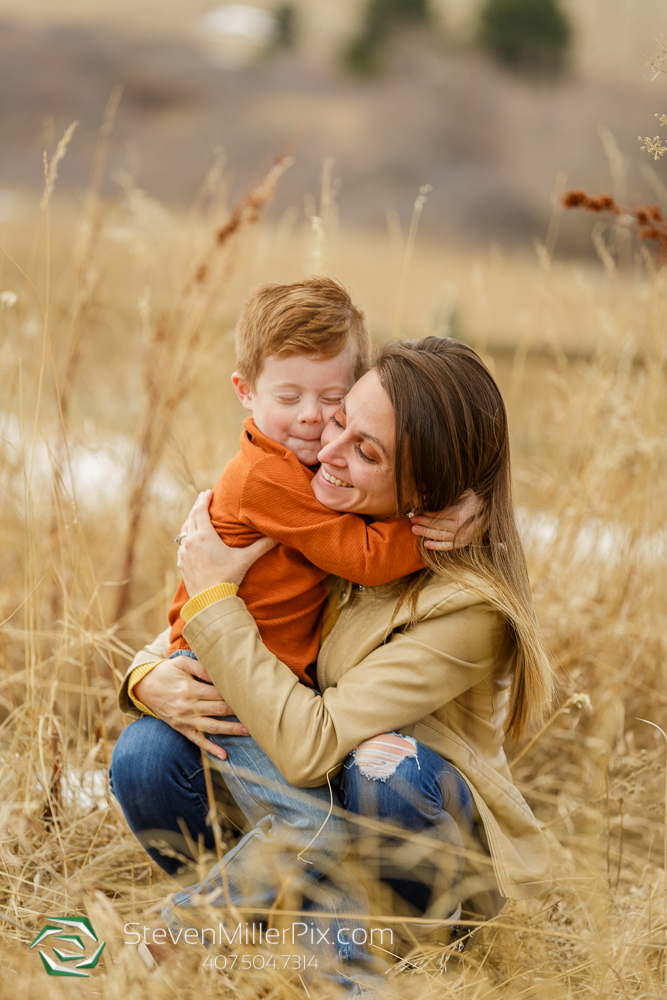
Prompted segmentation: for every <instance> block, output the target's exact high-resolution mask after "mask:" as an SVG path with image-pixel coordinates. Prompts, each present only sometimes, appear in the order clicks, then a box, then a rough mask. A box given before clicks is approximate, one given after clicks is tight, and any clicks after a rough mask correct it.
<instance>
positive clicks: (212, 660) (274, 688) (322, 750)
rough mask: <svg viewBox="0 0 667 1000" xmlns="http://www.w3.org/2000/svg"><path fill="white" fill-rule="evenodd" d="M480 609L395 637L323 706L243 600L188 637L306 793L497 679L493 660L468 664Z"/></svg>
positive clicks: (220, 606) (206, 616)
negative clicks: (358, 749) (367, 747)
mask: <svg viewBox="0 0 667 1000" xmlns="http://www.w3.org/2000/svg"><path fill="white" fill-rule="evenodd" d="M482 608H483V606H480V612H478V611H477V609H476V608H474V607H472V608H466V609H465V613H466V614H467V615H468V616H469V617H468V618H467V620H466V622H465V626H464V627H462V625H463V623H462V621H461V618H460V616H459V613H454V614H443V615H442V616H438V615H435V616H434V617H433V618H432V619H429V620H428V621H423V622H420V623H418V625H417V626H415V628H414V629H407V630H405V632H401V633H397V634H396V635H395V636H394V637H393V638H392V639H391V640H390V641H389V642H388V643H386V644H384V645H381V646H379V647H378V648H377V649H375V650H373V651H372V652H371V653H370V654H369V655H368V656H367V657H366V658H365V659H364V660H363V661H362V663H361V664H360V665H359V666H356V667H352V669H350V670H348V671H347V672H346V673H345V674H343V676H342V677H341V678H340V679H339V680H338V683H337V685H336V686H335V687H329V688H327V689H326V690H325V691H324V693H323V695H322V696H321V697H320V696H319V695H318V694H316V693H315V692H313V691H312V690H311V689H309V688H307V687H305V686H304V685H303V684H300V683H299V681H298V679H297V677H296V676H295V675H294V674H293V673H292V671H291V670H290V669H289V668H288V667H287V666H286V665H285V664H284V663H282V662H281V661H280V660H279V659H278V658H277V657H276V656H274V655H273V653H271V652H270V651H269V650H268V649H267V648H266V646H265V645H264V644H263V642H262V641H261V638H260V635H259V632H258V630H257V626H256V625H255V622H254V620H253V618H252V616H251V615H250V613H249V612H248V610H247V609H246V607H245V604H244V603H243V601H241V600H240V599H239V598H237V597H231V598H227V599H225V600H223V601H218V602H217V603H216V604H212V605H209V606H208V607H206V608H204V609H203V610H202V611H201V612H200V613H199V614H197V615H196V616H195V617H194V618H192V619H191V621H190V622H189V623H188V624H187V625H186V627H185V630H184V636H185V638H186V639H187V640H188V642H189V644H190V646H191V648H192V649H193V650H194V651H195V652H196V654H197V656H198V658H199V660H200V661H201V663H202V665H203V666H204V667H205V669H206V671H207V673H208V674H209V676H210V677H211V680H212V681H213V682H214V684H215V685H216V687H218V688H219V689H220V690H224V691H225V694H226V697H227V698H228V699H229V701H230V703H231V704H233V706H234V710H235V712H236V714H237V715H238V717H239V718H240V719H241V721H242V722H243V723H244V725H245V726H246V727H247V729H248V730H249V732H250V734H251V736H253V737H254V739H255V740H256V741H257V743H259V745H260V746H261V747H262V749H263V750H264V751H265V753H267V754H268V756H269V757H271V759H272V760H273V762H274V763H275V764H276V766H277V767H279V768H280V770H281V771H282V773H283V775H284V776H285V777H286V778H287V780H288V781H290V782H291V783H292V784H295V785H303V786H306V787H307V786H316V785H321V784H323V783H324V782H325V781H326V777H327V773H329V772H331V771H332V770H333V769H335V768H336V767H337V766H338V765H339V764H340V763H341V762H342V761H343V760H344V758H345V757H346V756H347V754H348V753H349V752H350V751H351V750H352V749H353V748H354V747H355V746H356V745H357V744H358V743H360V742H361V741H362V740H364V739H367V738H369V737H371V736H375V735H377V734H378V733H380V732H386V731H391V730H394V729H400V728H402V727H405V726H408V725H411V724H413V723H415V722H417V721H419V720H420V719H423V718H424V717H426V716H428V715H430V714H431V713H432V712H434V711H435V710H436V709H438V708H440V707H441V706H442V705H443V704H445V703H446V702H447V701H449V700H450V699H452V698H455V697H457V696H458V695H459V694H460V693H462V692H463V691H465V690H467V689H468V688H470V687H471V686H472V685H473V684H475V683H478V682H479V681H481V680H482V679H483V678H484V677H486V676H488V675H489V674H490V673H491V672H492V671H493V668H494V664H493V659H492V658H489V659H485V660H483V661H482V662H480V663H474V662H473V663H470V662H468V655H469V647H470V642H469V638H468V636H469V634H470V631H469V630H470V628H472V629H474V628H476V626H477V622H476V620H471V618H470V616H472V618H473V619H474V618H475V615H476V614H478V613H480V614H487V615H488V608H487V609H486V611H484V610H482ZM443 650H447V652H446V653H445V652H443Z"/></svg>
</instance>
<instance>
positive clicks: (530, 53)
mask: <svg viewBox="0 0 667 1000" xmlns="http://www.w3.org/2000/svg"><path fill="white" fill-rule="evenodd" d="M479 39H480V41H481V43H482V45H484V47H485V48H486V49H488V50H489V52H492V53H493V55H495V56H496V57H497V58H498V59H500V60H501V61H502V62H504V63H505V64H506V65H508V66H512V67H514V68H516V69H528V70H537V71H542V72H545V71H546V72H557V71H558V70H560V69H561V68H562V66H563V61H564V59H565V55H566V53H567V50H568V48H569V45H570V42H571V40H572V29H571V28H570V24H569V22H568V20H567V18H566V17H565V15H564V14H563V12H562V11H561V9H560V7H559V6H558V3H557V0H487V2H486V3H485V4H484V6H483V8H482V11H481V15H480V25H479Z"/></svg>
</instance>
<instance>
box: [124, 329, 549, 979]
mask: <svg viewBox="0 0 667 1000" xmlns="http://www.w3.org/2000/svg"><path fill="white" fill-rule="evenodd" d="M322 444H323V447H322V451H321V452H320V455H319V459H320V461H321V463H322V465H321V468H322V469H323V470H324V471H325V472H326V473H327V478H325V477H324V476H323V475H321V474H318V475H317V476H316V477H315V479H314V480H313V488H314V491H315V494H316V496H317V498H318V499H319V500H320V502H322V503H324V504H325V505H326V506H328V507H330V508H331V509H334V510H346V511H354V512H356V513H360V514H367V515H372V516H374V517H375V518H377V517H383V516H390V515H392V514H395V513H396V512H400V513H405V514H408V516H410V515H412V514H414V513H417V514H420V513H421V512H423V511H428V510H443V509H444V508H446V507H448V506H450V505H452V504H454V503H456V502H457V501H458V500H459V499H460V498H461V497H462V495H463V494H464V493H465V492H466V491H467V490H473V491H474V492H475V493H476V495H477V496H478V497H479V498H480V501H481V508H482V509H481V512H480V516H479V517H478V518H477V524H478V525H480V527H479V528H478V530H477V532H476V537H475V539H474V541H473V543H472V544H470V545H468V546H466V547H464V548H461V549H458V550H454V551H451V552H448V553H446V554H445V553H438V552H433V551H431V550H428V549H425V548H424V549H423V556H424V562H425V564H426V566H427V569H426V570H425V571H424V572H422V573H420V574H417V575H416V576H415V577H412V578H408V579H406V580H403V581H400V582H399V584H398V585H390V586H386V587H379V588H366V589H364V588H363V587H354V588H351V587H350V586H349V585H348V586H342V588H341V589H340V591H339V593H338V595H337V598H336V600H335V603H336V607H335V608H333V609H330V617H329V621H328V622H327V624H326V625H325V632H326V631H327V628H328V627H330V626H331V621H332V618H336V620H335V623H333V625H332V627H331V630H330V632H329V634H328V635H327V636H326V638H325V640H324V642H323V644H322V648H321V652H320V657H319V660H318V681H319V687H320V691H321V694H320V693H319V692H314V691H313V690H311V689H306V688H305V686H304V685H302V684H300V683H299V682H298V680H297V679H296V678H295V677H294V675H293V674H292V672H291V671H290V670H289V669H288V668H287V667H286V666H285V665H284V664H282V663H280V662H279V661H278V660H277V659H276V657H274V656H273V654H271V653H270V652H269V651H268V650H267V649H266V647H264V646H263V644H262V643H261V640H260V638H259V634H258V632H257V629H256V626H255V623H254V621H253V619H252V617H251V616H250V615H249V614H248V612H247V610H246V609H245V605H244V604H243V602H242V601H240V600H239V599H238V598H237V597H231V598H230V597H227V598H225V599H223V600H217V601H216V600H214V599H213V598H214V596H215V595H214V594H213V595H212V594H210V593H209V589H210V588H212V587H214V586H215V585H216V584H219V583H223V582H227V583H230V582H231V583H238V582H240V580H241V579H242V578H243V574H244V573H245V572H246V571H247V568H248V566H249V565H250V564H251V562H252V561H254V558H256V557H257V552H252V553H251V552H250V550H241V549H226V547H225V546H224V545H223V544H222V542H221V541H220V539H219V538H218V537H217V535H216V534H215V532H214V531H213V529H212V528H211V526H210V522H208V518H207V516H206V502H205V501H206V497H203V498H200V500H199V501H198V502H197V504H195V507H194V508H193V511H192V513H191V515H190V517H189V518H188V521H187V524H186V526H185V528H184V530H185V531H186V532H187V536H186V538H185V539H184V543H183V544H182V545H181V548H180V552H179V568H180V570H181V573H182V575H183V578H184V581H185V584H186V587H187V590H188V593H189V594H190V595H191V596H195V595H199V596H198V597H197V601H196V602H195V604H196V606H197V610H196V613H195V614H194V616H192V617H191V618H190V620H189V622H188V624H187V626H186V633H185V634H186V637H187V639H188V642H189V644H190V646H191V648H192V649H193V650H194V652H195V653H196V655H197V657H198V660H199V663H200V666H199V665H198V664H195V666H194V667H193V668H192V669H196V670H199V671H200V673H201V672H202V668H203V670H204V671H205V672H206V675H207V676H208V677H210V679H211V680H212V681H213V683H214V684H215V688H216V689H217V691H219V692H221V695H220V696H218V695H216V694H214V693H213V692H212V691H209V689H206V695H205V698H204V700H208V701H209V702H214V703H215V705H216V711H218V712H219V714H221V715H222V714H223V709H224V710H225V711H229V708H228V705H231V706H233V708H234V711H235V712H236V715H237V716H238V718H239V719H240V720H242V724H243V726H245V727H247V731H248V732H249V733H250V734H251V736H252V737H253V739H252V740H249V739H248V738H247V737H246V738H244V739H239V737H238V735H226V734H223V733H222V732H219V733H217V734H215V733H212V734H211V735H210V738H209V739H210V742H211V743H213V744H215V746H216V748H218V749H217V754H218V767H219V769H220V771H221V773H222V776H223V779H224V781H225V784H226V786H227V788H228V789H229V790H230V791H231V794H232V796H233V797H234V799H235V801H236V804H237V805H238V806H239V807H240V808H241V810H242V811H243V812H244V813H245V815H246V817H247V818H248V819H249V821H250V823H251V825H252V829H251V830H250V831H249V832H248V833H247V834H246V836H245V837H244V838H243V839H242V841H241V842H240V845H237V846H236V847H235V848H234V849H233V850H232V851H231V852H229V853H228V854H227V855H226V856H225V861H224V863H223V864H218V865H216V866H214V868H213V869H212V871H211V872H210V873H209V875H208V876H207V878H206V879H205V881H204V884H203V885H199V886H197V887H196V889H195V890H194V891H193V890H190V891H184V892H182V893H179V894H177V897H176V903H177V904H178V905H179V906H180V907H181V908H183V909H187V908H188V907H190V906H192V905H193V903H194V902H196V900H198V899H200V898H201V892H202V891H204V890H205V891H206V892H208V893H209V897H208V898H209V899H211V898H212V897H215V896H216V893H217V900H214V901H217V902H219V903H224V899H223V898H222V896H223V894H224V893H226V894H227V896H228V897H229V895H230V894H231V896H232V900H231V901H232V902H236V903H237V904H238V903H239V902H241V901H244V902H245V903H246V904H247V906H248V907H250V908H255V909H256V910H257V911H259V910H260V909H261V908H262V907H263V908H264V909H266V908H267V906H268V907H271V905H272V904H273V902H274V901H275V898H276V896H277V895H278V894H280V893H281V892H284V891H285V888H286V887H287V889H288V890H294V889H298V891H299V892H300V893H302V895H305V897H306V900H307V903H306V907H307V906H315V907H318V908H320V909H328V910H329V911H336V910H338V911H339V912H345V911H346V912H353V913H354V912H357V913H358V912H360V907H361V908H362V909H363V906H364V902H363V898H362V895H361V894H360V890H359V888H358V886H357V885H356V884H355V883H354V881H353V880H349V879H348V880H347V881H346V879H347V876H346V875H345V874H343V875H340V871H341V868H340V866H337V864H336V862H338V861H339V860H340V858H341V857H342V855H343V854H344V853H345V851H346V849H347V829H348V828H349V827H350V826H351V827H352V828H353V829H354V831H355V832H356V833H357V834H358V840H359V851H360V853H361V856H362V859H365V860H366V862H367V864H368V866H372V867H374V869H375V872H376V874H377V875H378V877H379V879H380V880H381V882H382V884H384V885H389V886H391V888H392V890H393V892H394V899H395V901H397V905H399V907H403V912H405V913H410V914H412V915H414V914H425V915H426V916H427V917H429V918H433V919H438V920H443V919H447V918H450V919H455V918H456V917H457V915H458V914H459V912H460V910H459V907H460V906H461V905H462V904H463V905H465V906H466V907H467V908H468V909H470V910H472V911H473V912H476V913H478V914H481V915H482V916H488V915H490V914H491V913H493V912H497V910H498V908H499V906H500V905H501V903H500V902H499V897H500V896H502V897H509V898H524V897H528V896H532V895H535V894H537V893H538V892H540V891H542V890H543V889H545V888H546V887H547V886H548V884H549V873H548V851H547V848H546V844H545V841H544V838H543V836H542V834H541V832H540V830H539V827H538V824H537V822H536V820H535V818H534V817H533V815H532V813H531V812H530V809H529V808H528V806H527V804H526V803H525V801H524V800H523V798H522V797H521V795H520V793H519V792H518V791H517V789H516V788H515V787H514V785H513V783H512V779H511V775H510V772H509V769H508V767H507V762H506V759H505V755H504V751H503V741H504V737H505V734H506V733H507V734H509V735H510V736H512V737H513V738H517V737H520V736H521V735H522V733H523V732H525V730H526V729H527V728H528V727H529V726H531V725H532V724H534V723H536V722H537V721H539V719H540V718H541V716H542V714H543V712H544V709H545V707H546V705H547V704H548V702H549V699H550V696H551V683H552V682H551V674H550V670H549V666H548V663H547V660H546V657H545V655H544V651H543V647H542V643H541V639H540V634H539V630H538V628H537V625H536V623H535V618H534V614H533V611H532V604H531V599H530V593H529V587H528V580H527V574H526V569H525V562H524V558H523V553H522V549H521V543H520V541H519V538H518V535H517V531H516V526H515V521H514V514H513V509H512V501H511V480H510V463H509V443H508V434H507V421H506V415H505V409H504V405H503V402H502V399H501V396H500V393H499V391H498V388H497V386H496V385H495V382H494V381H493V379H492V377H491V375H490V373H489V372H488V370H487V369H486V367H485V366H484V365H483V364H482V362H481V361H480V359H479V358H478V357H477V355H476V354H475V353H474V352H473V351H472V350H470V349H469V348H467V347H465V346H464V345H462V344H460V343H457V342H456V341H452V340H449V339H441V338H435V337H429V338H426V339H425V340H422V341H419V342H416V343H405V344H399V343H391V344H388V345H387V346H386V347H385V348H384V349H383V350H382V352H381V354H380V357H379V360H378V362H377V365H376V367H375V369H373V370H372V371H371V372H369V373H367V374H366V375H365V376H364V377H363V378H362V379H360V380H359V382H357V383H356V385H355V386H354V387H353V389H352V390H351V391H350V393H349V394H348V396H347V397H346V400H345V401H344V405H343V406H342V407H341V410H340V411H339V413H338V414H337V415H336V417H334V419H333V421H332V423H331V424H330V425H329V426H328V427H327V428H326V429H325V432H324V434H323V437H322ZM332 480H333V483H332ZM336 481H339V482H342V483H343V484H344V485H342V486H336V485H334V484H335V482H336ZM482 525H484V526H486V530H484V527H482ZM336 616H337V617H336ZM163 646H164V640H158V642H157V645H156V646H154V647H152V648H149V650H148V651H147V652H146V653H144V654H139V657H138V658H137V660H135V665H136V664H137V663H138V662H148V661H149V660H154V659H155V654H156V652H157V653H158V654H159V653H162V652H163V649H162V647H163ZM142 657H143V659H142ZM190 662H192V663H193V664H194V663H195V661H190ZM149 677H150V675H149ZM146 680H148V678H146ZM151 683H152V684H154V685H156V687H154V693H155V696H154V697H151V693H150V691H148V690H143V691H142V692H141V694H139V695H138V696H139V697H140V698H141V700H142V701H143V702H144V704H146V705H148V706H149V707H152V708H153V709H154V710H157V711H156V714H160V713H162V714H163V715H164V716H165V717H168V716H169V711H170V710H169V709H168V708H166V703H167V701H168V696H167V694H166V692H165V691H164V688H162V689H161V688H160V684H159V678H158V679H157V680H156V678H155V677H154V678H153V681H150V682H149V684H151ZM222 695H224V699H225V701H224V702H223V701H222ZM160 699H162V701H161V700H160ZM121 703H122V704H123V706H124V707H125V708H127V707H128V705H127V699H125V700H123V696H122V695H121ZM227 703H228V704H227ZM172 704H173V703H172ZM171 711H172V713H173V708H172V709H171ZM219 725H223V723H219ZM225 725H227V726H229V725H239V724H238V723H229V722H227V723H225ZM142 727H143V728H142ZM233 732H237V733H240V732H241V728H239V729H237V730H234V731H233ZM378 734H379V735H378ZM179 741H181V742H180V743H179ZM187 743H188V740H185V739H183V737H182V736H181V735H180V734H179V733H177V732H176V731H175V730H174V729H173V728H172V727H170V726H165V725H164V723H162V722H159V721H158V720H152V719H143V720H142V722H140V723H138V724H136V726H135V725H133V726H130V727H128V729H126V730H125V731H124V733H123V734H122V736H121V738H120V740H119V742H118V744H117V747H116V750H115V751H114V758H113V784H114V791H115V793H116V795H117V796H118V798H119V800H120V802H121V804H122V806H123V808H124V811H125V814H126V816H127V818H128V821H129V822H130V825H131V826H132V828H133V830H134V831H135V832H136V833H138V834H139V833H141V834H142V835H143V840H144V843H146V842H150V836H149V834H150V831H151V830H156V829H157V830H162V829H170V828H171V829H174V830H177V829H178V826H177V825H176V826H174V819H175V817H174V809H175V808H178V809H181V813H180V816H181V817H182V818H183V819H185V821H186V824H187V826H188V828H189V832H190V836H191V837H193V839H195V840H196V836H197V834H198V833H202V834H203V833H205V832H206V833H208V834H209V838H210V831H206V813H207V812H208V806H207V803H206V800H205V797H204V796H203V795H202V794H201V792H200V793H199V817H197V815H196V813H197V810H196V809H195V808H194V807H193V805H192V804H193V803H194V802H195V800H196V797H197V796H196V790H195V789H194V786H193V785H192V782H190V786H189V788H188V791H187V795H186V794H184V792H183V789H184V788H185V785H186V784H187V781H190V779H191V778H192V777H193V775H190V776H189V777H188V776H187V775H186V776H184V773H183V768H182V767H181V764H182V756H181V755H182V754H183V753H184V744H187ZM191 746H192V743H190V747H191ZM249 748H250V749H249ZM221 750H222V751H223V753H224V755H225V756H226V757H227V758H228V759H226V760H224V761H223V760H221V759H220V758H221V757H222V754H221V753H220V751H221ZM156 759H159V760H160V768H159V770H160V772H161V774H162V777H159V776H158V775H157V770H158V769H157V768H156V766H155V764H154V762H155V760H156ZM195 763H196V762H195V758H194V756H191V757H190V764H189V767H190V768H194V767H195ZM239 764H240V766H239ZM341 765H342V766H341ZM179 769H180V770H179ZM197 770H198V771H201V763H198V764H197ZM176 771H178V772H179V775H180V777H178V779H177V776H176ZM258 775H261V777H262V780H258ZM186 779H187V780H186ZM267 779H268V781H269V782H270V783H271V786H272V787H271V788H270V789H269V790H268V791H266V792H262V791H258V789H261V788H263V787H265V785H266V780H267ZM156 782H157V783H158V784H161V786H162V791H160V790H159V789H158V792H157V793H156V792H155V787H154V786H155V783H156ZM151 783H152V784H151ZM329 783H333V785H334V787H333V789H332V791H331V792H330V789H329V787H328V784H329ZM177 785H178V787H179V788H180V792H179V793H178V794H177V793H176V792H175V788H176V786H177ZM296 786H301V789H307V790H308V791H307V792H304V791H299V790H298V788H297V787H296ZM200 787H201V785H200ZM149 788H151V789H152V796H151V802H147V792H148V790H149ZM336 793H337V795H338V797H339V800H340V803H341V804H342V806H343V808H344V809H345V810H347V813H346V815H347V817H348V820H350V824H349V826H348V827H346V826H345V823H344V822H343V820H342V818H341V815H342V814H337V812H336V810H334V812H333V815H331V816H330V817H329V818H328V819H327V821H326V822H324V823H323V820H324V819H325V817H326V810H327V809H328V807H329V804H330V802H331V801H332V799H331V795H334V796H335V794H336ZM179 796H180V797H179ZM177 799H178V805H174V803H175V802H176V800H177ZM186 799H187V802H186ZM336 802H337V799H336V798H335V797H334V799H333V803H334V805H335V804H336ZM186 808H187V809H188V812H187V815H186V814H185V810H186ZM387 818H390V819H391V823H390V824H389V825H387V822H386V821H387ZM378 820H380V821H382V822H383V825H381V826H378ZM170 823H171V827H170V826H169V824H170ZM197 823H198V824H199V825H198V826H197ZM320 828H321V829H320ZM364 831H365V832H364ZM368 831H371V832H372V834H373V836H372V837H369V836H367V833H368ZM371 840H372V841H373V842H374V844H373V848H372V851H371V848H370V847H369V842H370V841H371ZM268 848H275V849H276V854H275V859H274V858H272V857H269V858H268V859H267V857H266V854H267V849H268ZM306 848H307V850H306ZM153 849H155V847H154V848H153ZM269 853H270V852H269ZM371 853H372V858H371V856H370V855H371ZM304 855H305V857H304ZM274 860H275V863H274ZM305 860H308V861H309V862H310V866H309V867H308V868H307V867H306V866H305V864H304V861H305ZM161 863H163V862H161ZM163 867H166V865H165V864H164V863H163ZM241 870H243V876H244V878H245V880H246V881H245V882H244V883H242V880H241V877H240V872H241ZM237 877H238V881H237ZM223 883H224V884H223ZM332 885H334V892H333V898H334V902H333V903H332V902H331V899H332V893H331V891H330V890H331V886H332ZM350 906H353V907H355V908H353V909H351V910H350ZM165 916H166V919H168V920H169V919H172V914H171V911H169V910H168V911H166V913H165ZM334 919H335V920H337V921H338V924H337V926H338V927H340V926H342V924H343V923H344V920H343V918H339V917H338V916H335V918H334ZM334 936H335V935H334ZM347 940H348V935H346V934H342V935H340V934H339V935H338V938H337V943H338V953H339V957H340V956H341V954H342V957H345V943H346V942H347ZM353 952H354V949H352V953H350V949H348V955H347V957H353V958H355V959H357V960H358V961H363V960H364V955H363V954H356V955H355V954H354V953H353ZM341 969H342V971H341V975H344V974H345V970H344V968H342V967H341Z"/></svg>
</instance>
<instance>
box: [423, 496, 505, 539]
mask: <svg viewBox="0 0 667 1000" xmlns="http://www.w3.org/2000/svg"><path fill="white" fill-rule="evenodd" d="M483 506H484V505H483V504H482V501H481V500H480V499H479V497H478V496H477V494H476V493H473V492H472V490H468V491H467V492H466V493H464V494H463V496H462V497H461V500H460V501H459V503H457V504H455V505H454V506H453V507H447V508H445V510H441V511H440V513H438V514H420V515H419V516H416V517H413V518H412V531H413V534H415V535H422V536H423V537H424V538H426V541H425V542H424V545H425V547H426V548H427V549H435V550H436V551H438V552H449V551H451V549H461V548H463V547H464V546H465V545H470V543H471V542H472V541H474V540H475V538H478V537H479V535H480V533H481V532H484V531H486V528H487V525H486V522H484V523H483V524H480V522H479V520H478V518H479V515H480V512H481V511H482V509H483Z"/></svg>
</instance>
